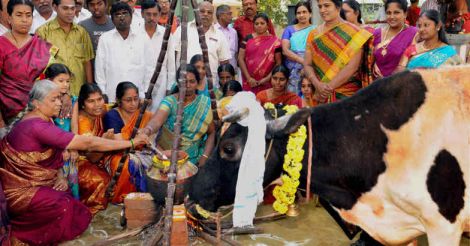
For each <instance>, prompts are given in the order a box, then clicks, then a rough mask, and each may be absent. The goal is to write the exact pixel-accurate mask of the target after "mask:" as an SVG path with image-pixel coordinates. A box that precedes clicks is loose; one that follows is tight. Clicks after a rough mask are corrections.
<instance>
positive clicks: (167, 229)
mask: <svg viewBox="0 0 470 246" xmlns="http://www.w3.org/2000/svg"><path fill="white" fill-rule="evenodd" d="M174 1H175V0H174ZM188 9H189V3H188V0H183V4H182V11H183V16H182V23H181V62H180V64H181V65H180V74H179V80H178V88H179V97H178V107H177V111H176V122H175V126H174V130H173V131H174V134H175V139H174V140H173V146H172V150H171V165H170V171H169V173H168V187H167V193H166V198H165V212H164V216H165V223H164V228H163V245H166V246H169V245H170V239H171V226H172V224H173V202H174V196H175V189H176V173H177V165H176V164H177V161H178V149H179V144H180V138H181V122H182V118H183V109H184V97H185V95H186V64H187V56H188ZM169 21H172V20H169Z"/></svg>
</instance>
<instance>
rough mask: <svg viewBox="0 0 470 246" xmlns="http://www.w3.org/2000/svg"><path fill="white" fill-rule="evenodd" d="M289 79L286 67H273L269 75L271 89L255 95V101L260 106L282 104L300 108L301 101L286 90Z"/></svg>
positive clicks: (294, 94)
mask: <svg viewBox="0 0 470 246" xmlns="http://www.w3.org/2000/svg"><path fill="white" fill-rule="evenodd" d="M288 79H289V70H287V68H286V67H284V66H282V65H279V66H276V67H274V69H273V71H272V73H271V86H272V88H269V89H266V90H264V91H260V92H259V93H258V94H256V100H258V101H259V102H260V103H261V105H264V104H265V103H268V102H269V103H272V104H275V105H276V104H283V105H296V106H297V107H299V108H301V107H302V99H301V98H300V97H299V96H297V94H296V93H294V92H290V91H288V90H287V84H288Z"/></svg>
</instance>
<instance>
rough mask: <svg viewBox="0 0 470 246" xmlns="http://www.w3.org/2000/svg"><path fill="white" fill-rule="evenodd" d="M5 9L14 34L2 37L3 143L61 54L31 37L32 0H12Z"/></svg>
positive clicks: (0, 95) (0, 124) (0, 122)
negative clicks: (40, 79)
mask: <svg viewBox="0 0 470 246" xmlns="http://www.w3.org/2000/svg"><path fill="white" fill-rule="evenodd" d="M3 7H4V8H5V7H6V9H7V12H8V21H9V22H10V24H11V30H10V31H9V32H7V33H5V34H4V35H3V36H0V47H2V48H1V49H0V139H1V138H2V128H4V127H6V126H8V125H10V123H11V122H12V121H13V120H14V119H15V117H17V116H19V114H20V112H21V111H23V110H24V109H25V107H26V104H27V103H28V93H29V91H30V90H31V88H32V87H33V84H34V81H35V80H36V78H38V77H39V75H40V74H41V73H42V72H43V71H44V69H46V67H47V64H48V63H49V62H50V60H51V58H53V57H54V56H55V55H56V53H57V51H58V49H57V48H55V47H53V46H52V45H51V44H49V43H47V42H46V41H44V40H42V39H40V38H39V37H38V36H36V35H34V36H31V35H29V29H30V27H31V25H32V23H33V9H34V6H33V4H32V3H31V2H30V1H29V0H11V1H9V2H8V4H7V6H3ZM6 131H7V130H6V129H5V130H3V132H6Z"/></svg>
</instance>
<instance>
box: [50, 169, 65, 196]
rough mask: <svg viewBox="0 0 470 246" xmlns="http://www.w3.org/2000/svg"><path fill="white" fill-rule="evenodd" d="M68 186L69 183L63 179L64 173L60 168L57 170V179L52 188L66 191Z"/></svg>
mask: <svg viewBox="0 0 470 246" xmlns="http://www.w3.org/2000/svg"><path fill="white" fill-rule="evenodd" d="M68 188H69V185H68V182H67V179H65V177H64V174H63V173H62V169H59V170H57V179H56V181H55V184H54V186H53V187H52V189H54V190H58V191H66V190H67V189H68Z"/></svg>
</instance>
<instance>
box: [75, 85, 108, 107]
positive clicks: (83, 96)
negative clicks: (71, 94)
mask: <svg viewBox="0 0 470 246" xmlns="http://www.w3.org/2000/svg"><path fill="white" fill-rule="evenodd" d="M93 93H100V95H103V92H101V89H100V87H98V85H96V84H89V83H85V84H83V85H82V87H80V92H79V93H78V100H77V101H78V108H79V109H83V108H84V107H85V101H86V100H87V99H88V98H89V97H90V95H91V94H93Z"/></svg>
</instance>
